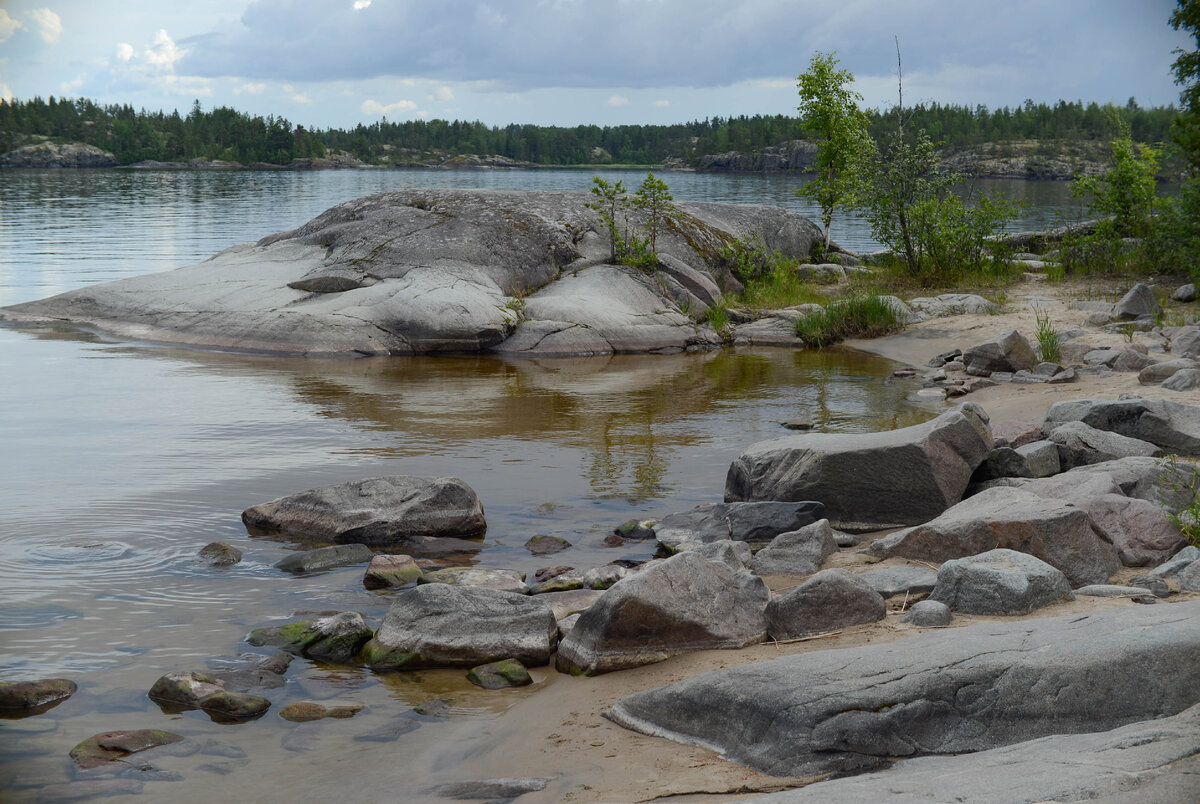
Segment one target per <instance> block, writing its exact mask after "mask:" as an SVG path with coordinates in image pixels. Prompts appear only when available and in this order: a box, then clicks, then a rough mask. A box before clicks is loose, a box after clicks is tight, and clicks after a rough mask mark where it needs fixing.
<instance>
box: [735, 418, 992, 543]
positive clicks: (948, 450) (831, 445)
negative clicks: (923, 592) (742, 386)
mask: <svg viewBox="0 0 1200 804" xmlns="http://www.w3.org/2000/svg"><path fill="white" fill-rule="evenodd" d="M987 421H988V419H987V414H986V413H984V411H983V409H982V408H980V407H979V406H978V405H975V404H973V403H966V404H964V405H961V406H959V407H958V408H955V409H954V410H950V411H947V412H946V413H943V414H942V415H940V416H938V417H937V418H936V419H934V420H932V421H929V422H926V423H924V424H918V425H915V426H912V427H904V428H901V429H898V430H891V431H888V432H883V433H850V434H833V433H813V434H805V435H793V436H786V437H784V438H777V439H774V440H772V441H763V442H760V443H758V444H754V445H753V446H751V447H750V448H748V449H747V450H746V451H745V452H743V453H742V454H741V455H740V456H738V458H737V459H736V460H735V461H734V462H733V464H732V465H730V467H729V472H728V474H727V475H726V478H725V499H726V500H727V501H732V500H816V501H818V502H821V503H822V504H824V506H825V511H824V516H825V517H827V518H828V519H829V520H830V522H831V523H832V524H833V525H834V527H837V528H841V529H844V530H859V531H862V530H879V529H882V528H895V527H902V526H904V525H915V524H918V523H920V522H925V521H927V520H929V519H932V518H933V517H936V516H937V515H938V514H940V513H941V512H942V511H945V510H946V509H947V508H949V507H950V506H952V505H954V504H955V503H957V502H958V501H959V500H960V499H962V495H963V491H964V490H965V489H966V488H967V483H968V482H969V480H970V478H971V473H972V472H974V471H975V469H976V467H978V466H979V464H980V463H982V462H983V460H984V458H986V457H987V455H988V453H989V452H990V451H991V449H992V447H993V446H994V445H993V442H992V434H991V431H990V430H989V429H988V426H987Z"/></svg>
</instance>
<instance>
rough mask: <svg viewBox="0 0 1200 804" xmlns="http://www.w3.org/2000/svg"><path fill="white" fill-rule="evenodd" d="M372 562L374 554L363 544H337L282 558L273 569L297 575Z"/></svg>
mask: <svg viewBox="0 0 1200 804" xmlns="http://www.w3.org/2000/svg"><path fill="white" fill-rule="evenodd" d="M374 560H375V554H374V553H372V552H371V548H370V547H367V546H366V545H365V544H338V545H334V546H333V547H318V548H316V549H313V550H305V551H303V552H300V553H292V554H291V555H288V556H284V557H283V558H281V559H280V560H278V561H276V562H275V568H276V569H281V570H283V571H284V572H293V573H297V574H299V573H304V572H320V571H322V570H328V569H337V568H338V567H352V566H354V565H355V564H363V563H365V562H368V561H374Z"/></svg>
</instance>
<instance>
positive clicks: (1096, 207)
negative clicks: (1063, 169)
mask: <svg viewBox="0 0 1200 804" xmlns="http://www.w3.org/2000/svg"><path fill="white" fill-rule="evenodd" d="M1112 120H1113V124H1114V125H1115V126H1116V130H1117V136H1116V137H1114V138H1113V141H1112V162H1113V164H1112V168H1111V169H1110V170H1109V171H1108V172H1107V173H1106V174H1104V175H1103V176H1081V177H1077V178H1076V179H1075V181H1073V182H1072V183H1071V194H1072V195H1074V196H1076V197H1081V198H1083V197H1086V198H1089V199H1090V203H1089V211H1090V213H1091V214H1092V215H1095V216H1098V217H1104V218H1111V221H1112V223H1111V225H1112V226H1113V227H1115V229H1114V233H1115V234H1116V235H1118V236H1120V237H1147V236H1149V235H1150V234H1152V230H1153V226H1154V212H1155V208H1156V206H1157V201H1158V193H1157V184H1156V182H1155V180H1154V176H1155V174H1156V173H1157V172H1158V160H1159V156H1160V153H1159V151H1157V150H1155V149H1153V148H1149V147H1145V146H1143V147H1142V148H1141V149H1140V152H1139V150H1138V149H1136V148H1135V147H1134V144H1133V138H1132V137H1131V135H1130V133H1129V124H1128V123H1126V122H1125V121H1123V120H1122V119H1120V118H1119V117H1116V116H1114V117H1113V118H1112Z"/></svg>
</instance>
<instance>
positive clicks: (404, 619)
mask: <svg viewBox="0 0 1200 804" xmlns="http://www.w3.org/2000/svg"><path fill="white" fill-rule="evenodd" d="M557 642H558V624H557V623H556V622H555V621H554V614H553V613H552V612H551V611H550V607H549V606H548V605H546V603H544V602H542V601H540V600H538V599H537V598H536V597H530V596H529V595H522V594H517V593H516V592H502V591H499V590H496V589H484V588H482V587H478V586H456V585H451V584H445V583H430V584H425V585H422V586H418V587H416V588H415V589H410V590H408V591H406V592H402V593H401V594H400V595H399V596H398V597H397V598H396V600H395V602H393V603H392V606H391V608H389V609H388V613H387V615H386V616H385V617H384V618H383V625H381V626H380V628H379V630H378V631H377V632H376V633H375V637H374V638H373V639H371V641H370V642H368V643H367V644H366V645H365V646H364V647H363V650H362V658H363V660H364V661H365V662H366V663H367V664H369V665H370V666H371V667H373V668H375V669H377V670H414V669H419V668H425V667H475V666H476V665H480V664H487V663H488V662H495V661H500V660H501V659H510V658H511V659H517V660H518V661H520V662H521V663H522V664H524V665H526V666H527V667H532V666H536V665H543V664H546V663H547V662H549V661H550V654H551V653H553V652H554V646H555V644H557Z"/></svg>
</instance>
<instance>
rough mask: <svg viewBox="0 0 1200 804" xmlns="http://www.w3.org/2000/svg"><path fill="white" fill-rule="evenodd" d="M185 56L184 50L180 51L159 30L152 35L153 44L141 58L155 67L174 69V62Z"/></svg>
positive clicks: (167, 36)
mask: <svg viewBox="0 0 1200 804" xmlns="http://www.w3.org/2000/svg"><path fill="white" fill-rule="evenodd" d="M186 55H187V51H186V50H180V49H179V47H178V46H177V45H176V44H175V40H173V39H172V38H171V36H170V34H168V33H167V32H166V31H165V30H162V29H160V30H159V31H158V32H157V33H156V34H154V44H152V45H151V46H150V47H148V48H146V52H145V53H144V54H142V57H143V58H144V59H145V60H146V61H147V62H149V63H150V64H153V65H154V66H156V67H165V68H174V66H175V62H177V61H179V60H180V59H182V58H183V57H184V56H186Z"/></svg>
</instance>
